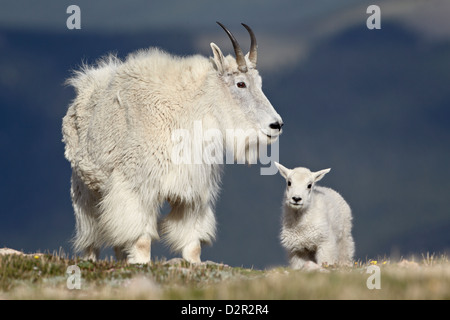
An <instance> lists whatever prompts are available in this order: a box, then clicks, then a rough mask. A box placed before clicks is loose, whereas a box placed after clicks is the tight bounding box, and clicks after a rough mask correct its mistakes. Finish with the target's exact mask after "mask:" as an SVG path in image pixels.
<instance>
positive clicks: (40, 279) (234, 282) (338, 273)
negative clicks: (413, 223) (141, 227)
mask: <svg viewBox="0 0 450 320" xmlns="http://www.w3.org/2000/svg"><path fill="white" fill-rule="evenodd" d="M72 265H77V266H78V267H79V270H80V272H81V289H80V290H76V289H73V290H69V289H68V288H67V279H68V277H69V276H70V275H69V274H68V273H66V271H67V268H68V267H69V266H72ZM370 265H377V266H378V267H379V271H380V284H381V289H379V290H377V289H373V290H370V289H368V288H367V285H366V282H367V279H368V278H369V277H370V276H371V274H369V273H366V271H367V267H368V266H370ZM325 269H326V272H305V271H295V270H291V269H289V268H282V267H279V268H273V269H270V270H254V269H245V268H236V267H230V266H227V265H223V264H216V263H203V264H198V265H191V264H189V263H187V262H186V261H183V260H181V259H178V260H177V259H174V260H171V261H154V262H152V263H151V264H148V265H129V264H126V263H124V262H117V261H113V260H111V261H110V260H101V261H97V262H91V261H82V260H75V259H70V258H66V257H64V256H63V255H51V254H39V255H18V254H7V255H0V299H450V262H449V261H448V258H447V257H446V256H440V257H438V258H437V257H435V256H429V255H428V256H426V257H423V258H421V259H419V260H418V261H417V262H414V261H410V260H409V261H408V260H402V261H400V262H390V261H388V260H384V261H380V262H377V261H367V262H364V263H361V262H357V263H355V265H354V266H353V267H345V268H343V267H341V268H336V267H334V266H326V267H325Z"/></svg>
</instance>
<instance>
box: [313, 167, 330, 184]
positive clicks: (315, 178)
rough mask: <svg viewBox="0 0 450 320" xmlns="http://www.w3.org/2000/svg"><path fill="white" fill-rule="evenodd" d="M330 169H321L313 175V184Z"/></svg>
mask: <svg viewBox="0 0 450 320" xmlns="http://www.w3.org/2000/svg"><path fill="white" fill-rule="evenodd" d="M330 170H331V168H328V169H323V170H320V171H317V172H314V173H313V176H314V182H317V181H319V180H321V179H322V178H323V177H324V176H325V175H326V174H327V173H328V172H330Z"/></svg>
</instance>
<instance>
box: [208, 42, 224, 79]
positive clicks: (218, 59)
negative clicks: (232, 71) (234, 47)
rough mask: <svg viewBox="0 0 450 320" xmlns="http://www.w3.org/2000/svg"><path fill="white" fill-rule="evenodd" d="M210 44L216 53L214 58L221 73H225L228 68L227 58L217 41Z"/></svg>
mask: <svg viewBox="0 0 450 320" xmlns="http://www.w3.org/2000/svg"><path fill="white" fill-rule="evenodd" d="M210 46H211V49H212V52H213V55H214V58H213V60H214V63H215V65H216V69H217V71H218V72H219V74H223V73H224V72H225V70H226V69H227V61H226V60H225V57H224V56H223V54H222V51H220V48H219V47H218V46H217V45H216V44H215V43H213V42H211V44H210Z"/></svg>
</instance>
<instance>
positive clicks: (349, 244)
mask: <svg viewBox="0 0 450 320" xmlns="http://www.w3.org/2000/svg"><path fill="white" fill-rule="evenodd" d="M275 165H276V166H277V168H278V170H279V172H280V174H281V175H282V176H283V177H284V178H285V179H286V182H287V187H286V191H285V194H284V200H283V218H282V229H281V244H282V245H283V247H284V248H285V249H286V250H287V252H288V254H289V262H290V265H291V267H292V268H294V269H301V268H305V269H320V268H321V265H322V264H323V263H328V264H335V263H337V264H347V265H348V264H351V262H352V259H353V254H354V251H355V243H354V242H353V238H352V235H351V228H352V214H351V210H350V207H349V205H348V204H347V202H345V200H344V199H343V198H342V196H341V195H340V194H339V193H337V192H336V191H334V190H332V189H330V188H326V187H320V186H317V185H316V182H317V181H319V180H321V179H322V178H323V177H324V176H325V174H327V173H328V172H329V171H330V170H331V169H325V170H321V171H318V172H311V171H310V170H309V169H307V168H295V169H292V170H290V169H287V168H286V167H284V166H282V165H281V164H279V163H277V162H275Z"/></svg>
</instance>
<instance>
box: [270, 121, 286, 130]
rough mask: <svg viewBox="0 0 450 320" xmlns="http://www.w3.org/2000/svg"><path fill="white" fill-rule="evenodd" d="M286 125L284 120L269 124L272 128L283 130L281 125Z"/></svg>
mask: <svg viewBox="0 0 450 320" xmlns="http://www.w3.org/2000/svg"><path fill="white" fill-rule="evenodd" d="M283 125H284V123H283V122H278V121H277V122H274V123H271V124H270V125H269V127H270V129H278V130H281V127H282V126H283Z"/></svg>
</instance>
